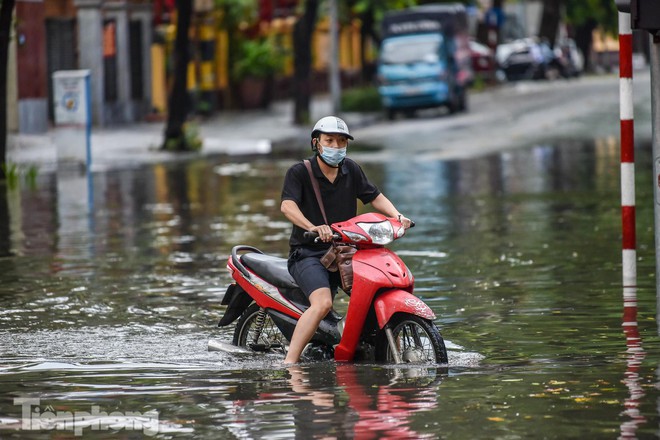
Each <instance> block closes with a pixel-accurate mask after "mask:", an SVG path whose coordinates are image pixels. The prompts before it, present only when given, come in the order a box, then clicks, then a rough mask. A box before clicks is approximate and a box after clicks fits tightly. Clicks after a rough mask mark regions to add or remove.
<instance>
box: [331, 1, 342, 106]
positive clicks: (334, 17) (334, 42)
mask: <svg viewBox="0 0 660 440" xmlns="http://www.w3.org/2000/svg"><path fill="white" fill-rule="evenodd" d="M329 3H330V14H329V15H330V62H329V71H328V75H329V77H330V95H331V97H332V113H333V114H335V115H337V114H339V111H340V106H341V79H340V77H339V75H340V71H339V29H338V26H339V12H338V7H337V0H330V2H329Z"/></svg>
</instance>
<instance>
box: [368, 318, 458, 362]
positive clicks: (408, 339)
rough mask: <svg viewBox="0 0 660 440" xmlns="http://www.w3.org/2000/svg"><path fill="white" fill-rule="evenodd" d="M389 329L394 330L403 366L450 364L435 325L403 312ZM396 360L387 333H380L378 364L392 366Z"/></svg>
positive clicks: (393, 334) (377, 354) (395, 342)
mask: <svg viewBox="0 0 660 440" xmlns="http://www.w3.org/2000/svg"><path fill="white" fill-rule="evenodd" d="M389 326H390V328H391V329H392V336H393V337H394V345H396V347H397V348H398V352H399V356H400V358H401V360H402V361H403V362H404V363H412V364H429V363H433V364H446V363H447V348H446V347H445V341H444V339H442V336H441V335H440V331H439V330H438V328H437V327H436V326H435V324H434V323H433V322H431V321H428V320H426V319H423V318H421V317H419V316H417V315H410V314H407V313H402V314H398V315H395V316H394V317H393V318H392V320H391V321H390V323H389ZM395 359H396V357H395V356H394V354H393V353H392V349H391V347H390V344H389V342H388V340H387V335H386V333H385V331H381V332H380V333H379V334H378V339H377V341H376V361H378V362H385V363H388V364H392V363H395Z"/></svg>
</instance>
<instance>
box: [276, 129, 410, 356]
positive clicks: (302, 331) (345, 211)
mask: <svg viewBox="0 0 660 440" xmlns="http://www.w3.org/2000/svg"><path fill="white" fill-rule="evenodd" d="M349 139H350V140H353V136H351V135H350V133H349V131H348V126H347V125H346V123H345V122H344V121H343V120H342V119H340V118H338V117H336V116H326V117H324V118H321V119H320V120H319V121H318V122H317V123H316V124H315V125H314V128H313V130H312V135H311V146H312V151H314V152H315V155H314V156H313V157H311V158H310V159H309V160H310V162H311V169H312V173H313V175H314V178H315V179H316V180H317V182H318V186H319V188H320V193H321V198H322V200H323V205H324V207H325V213H326V216H327V221H328V223H330V224H331V223H335V222H340V221H345V220H348V219H350V218H352V217H354V216H355V215H356V214H357V200H358V199H359V200H360V201H361V202H362V203H363V204H368V203H371V205H372V206H373V207H374V208H375V209H376V210H377V211H379V212H380V213H382V214H383V215H386V216H388V217H393V218H398V219H399V221H400V222H401V223H402V224H403V226H404V227H405V228H409V227H410V224H411V222H410V220H409V219H408V218H406V217H405V216H403V215H401V213H399V211H398V210H397V209H396V207H395V206H394V204H392V202H390V200H389V199H388V198H387V197H385V195H383V194H382V193H381V192H380V191H379V190H378V188H377V187H376V186H375V185H374V184H372V183H371V182H370V181H369V180H368V179H367V177H366V175H365V173H364V172H363V171H362V168H361V167H360V166H359V165H358V164H357V163H356V162H355V161H353V160H351V159H350V158H347V157H346V150H347V147H348V141H349ZM281 211H282V213H283V214H284V215H285V217H286V218H287V219H288V220H289V221H291V223H293V229H292V231H291V237H290V239H289V246H290V251H289V260H288V268H289V273H290V274H291V276H293V278H294V279H295V281H296V283H297V284H298V286H299V287H300V288H301V289H302V291H303V292H304V293H305V295H307V297H308V298H309V302H310V304H311V306H310V307H309V308H308V309H307V310H305V312H304V313H303V314H302V316H301V317H300V319H299V321H298V323H297V325H296V328H295V330H294V332H293V336H292V338H291V343H290V345H289V349H288V352H287V355H286V358H285V359H284V363H285V364H291V363H297V362H299V360H300V355H301V353H302V351H303V349H304V348H305V345H306V344H307V343H308V342H309V341H310V339H311V338H312V336H313V335H314V332H315V331H316V329H317V328H318V326H319V323H320V322H321V320H322V319H323V318H324V317H325V315H327V313H328V312H329V311H330V310H331V308H332V302H333V299H334V295H335V294H336V292H337V287H338V286H339V284H340V280H339V274H338V272H329V271H328V269H326V268H325V266H323V264H321V261H320V258H321V257H322V256H323V255H324V254H325V253H326V251H327V250H328V248H329V247H330V242H331V241H332V234H333V233H332V230H331V228H330V226H329V225H328V224H326V223H325V221H324V218H323V214H322V212H321V208H320V207H319V203H318V201H317V198H316V195H315V192H314V189H313V186H312V182H311V180H310V173H309V172H308V170H307V168H306V166H305V164H304V163H303V162H298V163H296V164H294V165H293V166H291V167H290V168H289V170H288V171H287V173H286V177H285V179H284V185H283V188H282V202H281ZM306 231H310V232H315V233H317V234H318V236H319V239H320V243H310V241H309V240H308V239H306V238H305V237H304V233H305V232H306Z"/></svg>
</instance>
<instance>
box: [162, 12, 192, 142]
mask: <svg viewBox="0 0 660 440" xmlns="http://www.w3.org/2000/svg"><path fill="white" fill-rule="evenodd" d="M176 8H177V23H176V39H175V41H174V72H173V74H174V81H173V84H172V89H171V90H170V96H169V99H168V103H167V107H168V108H167V127H166V128H165V141H164V142H163V145H162V147H161V148H162V149H167V150H172V151H186V150H188V149H190V148H189V146H188V144H187V142H186V137H185V134H184V132H183V124H184V123H185V122H186V118H187V116H188V110H189V104H190V103H189V98H188V90H187V86H188V63H189V61H190V51H189V47H188V46H189V38H188V31H189V29H190V20H191V17H192V2H191V1H189V0H177V1H176Z"/></svg>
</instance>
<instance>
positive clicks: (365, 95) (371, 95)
mask: <svg viewBox="0 0 660 440" xmlns="http://www.w3.org/2000/svg"><path fill="white" fill-rule="evenodd" d="M341 109H342V110H343V111H345V112H378V111H381V110H382V109H383V106H382V104H381V101H380V95H379V94H378V89H377V88H376V87H373V86H370V87H361V88H357V89H350V90H345V91H344V92H343V93H342V97H341Z"/></svg>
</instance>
